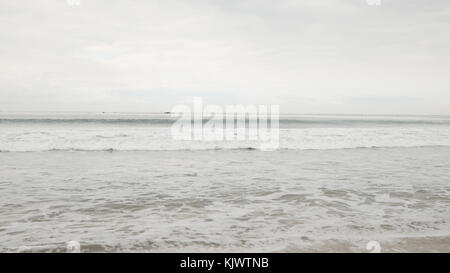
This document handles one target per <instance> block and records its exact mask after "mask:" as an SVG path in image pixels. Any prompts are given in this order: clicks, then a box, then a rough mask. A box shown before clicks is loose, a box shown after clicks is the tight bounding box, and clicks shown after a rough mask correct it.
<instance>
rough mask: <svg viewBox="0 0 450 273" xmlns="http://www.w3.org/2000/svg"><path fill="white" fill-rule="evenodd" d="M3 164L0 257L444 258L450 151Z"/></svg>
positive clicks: (237, 153)
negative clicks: (381, 254)
mask: <svg viewBox="0 0 450 273" xmlns="http://www.w3.org/2000/svg"><path fill="white" fill-rule="evenodd" d="M0 162H1V164H0V173H1V176H0V196H1V199H0V207H1V208H2V209H1V210H0V251H8V252H16V251H46V252H47V251H48V252H65V251H66V249H65V243H66V242H68V241H72V240H76V241H79V242H80V244H81V248H82V251H84V252H130V251H144V252H160V251H178V252H179V251H244V252H245V251H258V252H260V251H296V252H298V251H300V252H301V251H325V252H328V251H361V252H367V250H366V244H367V243H368V242H369V241H373V240H375V241H378V242H380V244H381V248H382V251H383V246H384V247H385V250H386V251H411V252H412V251H444V250H445V249H447V251H448V250H450V244H449V240H448V238H449V237H448V236H450V234H449V233H450V232H449V231H450V184H449V181H450V147H444V146H442V147H409V148H356V149H331V150H323V149H319V150H294V149H293V150H278V151H273V152H262V151H258V150H206V151H205V150H177V151H111V152H108V151H47V152H3V153H0ZM437 237H440V238H444V239H428V238H437ZM410 238H413V239H410ZM405 240H406V241H405ZM411 240H412V242H416V243H405V242H411ZM414 240H415V241H414ZM417 240H419V242H426V243H425V244H424V243H417V242H418V241H417ZM420 240H422V241H420ZM423 246H426V247H425V249H424V247H423Z"/></svg>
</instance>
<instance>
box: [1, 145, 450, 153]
mask: <svg viewBox="0 0 450 273" xmlns="http://www.w3.org/2000/svg"><path fill="white" fill-rule="evenodd" d="M447 147H450V145H417V146H357V147H336V148H333V147H331V148H330V147H326V148H297V147H280V148H278V149H276V150H275V151H319V150H363V149H408V148H447ZM259 150H260V149H259V147H238V148H236V147H234V148H227V147H214V148H209V147H205V148H173V149H167V148H160V149H159V148H150V149H117V148H105V149H80V148H66V149H35V150H0V153H32V152H110V153H111V152H157V151H167V152H170V151H180V152H183V151H185V152H189V151H259Z"/></svg>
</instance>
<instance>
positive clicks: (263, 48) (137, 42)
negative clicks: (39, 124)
mask: <svg viewBox="0 0 450 273" xmlns="http://www.w3.org/2000/svg"><path fill="white" fill-rule="evenodd" d="M448 29H450V2H449V1H447V0H434V1H426V0H390V1H389V0H382V5H381V6H379V7H374V6H369V5H367V3H366V1H365V0H351V1H340V0H307V1H294V0H291V1H288V0H285V1H262V0H258V1H257V0H240V1H237V0H236V1H235V0H227V1H225V0H214V1H210V0H209V1H207V0H198V1H196V0H191V1H188V0H185V1H162V0H161V1H144V0H135V1H125V0H81V5H79V6H70V5H68V4H67V2H66V1H64V0H47V1H45V0H34V1H32V0H29V1H2V2H1V3H0V60H1V61H0V96H1V98H2V99H1V100H0V110H59V111H61V110H70V111H74V110H80V111H83V110H88V111H150V112H154V111H165V110H167V109H170V108H171V107H172V106H173V105H174V104H175V103H178V102H180V101H185V100H186V99H187V98H189V97H193V96H204V97H205V99H206V100H207V101H209V102H211V103H269V104H280V106H281V110H282V111H283V112H321V113H323V112H338V113H357V112H364V113H394V114H399V113H411V114H414V113H418V114H421V113H430V114H450V110H449V109H450V82H449V81H448V79H447V78H448V75H449V74H450V73H449V72H450V54H449V48H450V37H449V35H448ZM361 98H363V99H361Z"/></svg>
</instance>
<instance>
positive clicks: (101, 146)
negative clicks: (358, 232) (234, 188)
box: [0, 115, 450, 152]
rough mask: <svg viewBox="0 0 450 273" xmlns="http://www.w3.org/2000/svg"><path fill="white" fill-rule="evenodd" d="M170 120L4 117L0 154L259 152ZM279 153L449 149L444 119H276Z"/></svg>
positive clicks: (249, 145) (255, 145)
mask: <svg viewBox="0 0 450 273" xmlns="http://www.w3.org/2000/svg"><path fill="white" fill-rule="evenodd" d="M172 122H173V120H171V119H170V118H168V117H166V116H163V115H156V116H154V115H152V116H144V117H143V116H136V115H135V116H123V115H120V116H116V115H112V116H111V115H110V116H92V115H89V116H73V115H71V116H61V115H57V116H42V115H40V116H36V115H27V116H23V115H22V116H7V118H5V117H4V116H3V118H2V119H0V151H3V152H5V151H9V152H25V151H28V152H30V151H51V150H85V151H102V150H111V151H112V150H118V151H147V150H205V149H240V148H258V147H259V143H257V142H255V141H253V142H252V141H229V140H226V141H181V140H174V139H173V138H172V137H171V135H170V132H171V131H170V125H171V124H172ZM280 126H281V129H280V147H279V148H280V149H294V150H307V149H349V148H373V147H420V146H450V119H446V118H443V117H439V118H436V117H428V118H424V117H421V118H411V117H404V118H399V117H378V118H374V117H319V118H318V117H314V118H311V117H305V116H286V117H284V118H283V119H281V121H280Z"/></svg>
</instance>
